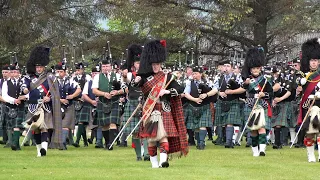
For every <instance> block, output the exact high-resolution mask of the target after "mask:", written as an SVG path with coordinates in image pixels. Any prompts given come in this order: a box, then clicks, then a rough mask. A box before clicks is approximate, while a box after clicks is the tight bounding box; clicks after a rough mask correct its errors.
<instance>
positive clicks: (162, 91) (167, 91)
mask: <svg viewBox="0 0 320 180" xmlns="http://www.w3.org/2000/svg"><path fill="white" fill-rule="evenodd" d="M165 94H170V91H169V90H166V89H161V91H160V93H159V96H160V97H161V96H163V95H165Z"/></svg>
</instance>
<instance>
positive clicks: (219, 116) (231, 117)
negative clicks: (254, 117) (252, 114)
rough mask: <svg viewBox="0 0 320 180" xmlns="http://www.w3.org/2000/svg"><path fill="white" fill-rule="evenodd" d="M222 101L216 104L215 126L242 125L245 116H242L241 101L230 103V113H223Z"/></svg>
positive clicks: (236, 100)
mask: <svg viewBox="0 0 320 180" xmlns="http://www.w3.org/2000/svg"><path fill="white" fill-rule="evenodd" d="M221 103H222V101H220V100H218V101H217V103H216V112H215V120H214V125H215V126H224V125H227V124H233V125H242V124H243V115H241V110H240V101H239V100H238V99H235V100H232V101H229V103H230V110H229V111H228V112H223V111H222V109H221Z"/></svg>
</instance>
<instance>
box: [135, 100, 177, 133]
mask: <svg viewBox="0 0 320 180" xmlns="http://www.w3.org/2000/svg"><path fill="white" fill-rule="evenodd" d="M154 110H158V111H160V112H161V115H162V120H163V126H164V129H165V131H166V133H167V137H178V136H179V134H178V131H177V128H176V125H175V123H174V121H173V117H172V114H171V112H164V111H163V110H162V104H161V103H156V105H155V107H154ZM157 127H158V126H155V128H154V129H153V131H152V132H151V133H149V132H146V131H145V130H146V129H145V128H144V127H143V125H141V126H140V132H139V136H140V137H141V138H147V137H155V136H156V135H157Z"/></svg>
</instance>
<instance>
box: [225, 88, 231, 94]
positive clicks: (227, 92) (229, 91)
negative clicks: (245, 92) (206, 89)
mask: <svg viewBox="0 0 320 180" xmlns="http://www.w3.org/2000/svg"><path fill="white" fill-rule="evenodd" d="M224 92H225V93H226V94H228V95H229V94H233V91H232V90H231V89H227V90H226V91H224Z"/></svg>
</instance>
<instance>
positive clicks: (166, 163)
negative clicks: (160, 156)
mask: <svg viewBox="0 0 320 180" xmlns="http://www.w3.org/2000/svg"><path fill="white" fill-rule="evenodd" d="M161 167H163V168H167V167H169V162H168V161H166V162H163V163H161Z"/></svg>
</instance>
